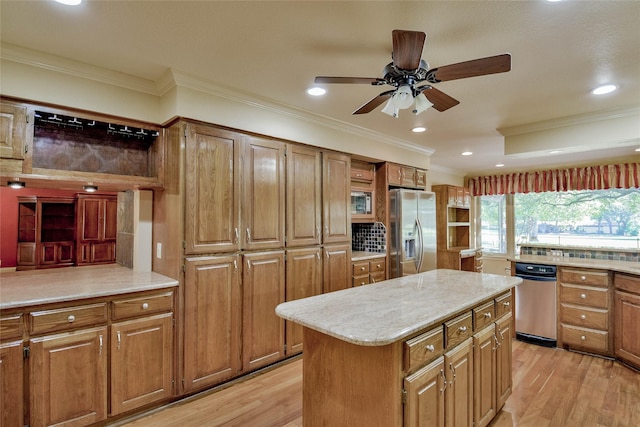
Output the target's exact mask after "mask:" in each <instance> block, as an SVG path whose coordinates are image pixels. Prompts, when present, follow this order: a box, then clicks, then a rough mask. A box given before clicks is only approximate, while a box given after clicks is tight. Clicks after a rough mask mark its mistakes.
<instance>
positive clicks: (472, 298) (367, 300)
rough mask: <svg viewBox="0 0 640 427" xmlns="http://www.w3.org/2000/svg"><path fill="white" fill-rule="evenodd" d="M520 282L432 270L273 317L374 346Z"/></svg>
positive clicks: (289, 306)
mask: <svg viewBox="0 0 640 427" xmlns="http://www.w3.org/2000/svg"><path fill="white" fill-rule="evenodd" d="M521 282H522V279H520V278H516V277H509V276H502V275H494V274H478V273H470V272H466V271H457V270H433V271H428V272H426V273H420V274H415V275H411V276H405V277H399V278H396V279H390V280H385V281H383V282H378V283H375V284H371V285H366V286H359V287H356V288H350V289H345V290H342V291H336V292H330V293H327V294H322V295H317V296H314V297H310V298H304V299H300V300H295V301H289V302H286V303H283V304H280V305H278V307H276V313H277V314H278V315H279V316H280V317H283V318H284V319H286V320H290V321H293V322H296V323H299V324H301V325H302V326H305V327H307V328H311V329H314V330H316V331H318V332H322V333H324V334H327V335H330V336H333V337H334V338H338V339H341V340H343V341H346V342H349V343H352V344H357V345H363V346H380V345H386V344H390V343H393V342H396V341H398V340H401V339H403V338H406V337H408V336H410V335H412V334H414V333H416V332H419V331H420V330H423V329H425V328H428V327H430V326H432V325H435V324H437V323H441V322H442V321H443V320H445V319H447V318H448V317H451V316H453V315H454V314H456V313H458V312H462V311H465V310H468V309H470V308H472V307H474V306H475V305H477V304H479V303H480V302H482V301H485V300H487V299H490V298H493V297H495V296H497V295H499V294H501V293H503V292H505V291H507V290H509V289H511V288H513V287H514V286H516V285H517V284H519V283H521Z"/></svg>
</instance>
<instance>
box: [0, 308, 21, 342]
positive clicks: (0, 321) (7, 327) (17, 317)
mask: <svg viewBox="0 0 640 427" xmlns="http://www.w3.org/2000/svg"><path fill="white" fill-rule="evenodd" d="M22 319H23V317H22V313H19V314H14V315H7V316H3V317H0V339H1V340H2V341H5V340H8V339H13V338H22Z"/></svg>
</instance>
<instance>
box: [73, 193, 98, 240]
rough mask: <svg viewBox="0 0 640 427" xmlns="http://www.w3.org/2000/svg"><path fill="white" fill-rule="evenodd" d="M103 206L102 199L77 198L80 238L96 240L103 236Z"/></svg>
mask: <svg viewBox="0 0 640 427" xmlns="http://www.w3.org/2000/svg"><path fill="white" fill-rule="evenodd" d="M103 208H104V203H103V201H102V199H99V198H90V199H89V198H79V200H78V233H79V239H80V240H85V241H96V240H101V239H102V238H103V236H104V232H103V227H102V225H103V223H104V217H103V215H104V214H103V211H104V210H103Z"/></svg>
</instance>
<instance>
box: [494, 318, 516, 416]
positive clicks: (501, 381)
mask: <svg viewBox="0 0 640 427" xmlns="http://www.w3.org/2000/svg"><path fill="white" fill-rule="evenodd" d="M512 318H513V316H512V315H511V313H509V314H508V315H507V316H504V317H501V318H500V319H498V320H496V339H497V340H498V345H497V349H496V412H497V411H499V410H500V409H502V407H503V406H504V404H505V402H506V401H507V398H509V396H511V389H512V384H513V378H512V372H511V369H512V367H511V362H512V360H511V351H512V346H511V341H512V339H513V328H512V325H513V323H512Z"/></svg>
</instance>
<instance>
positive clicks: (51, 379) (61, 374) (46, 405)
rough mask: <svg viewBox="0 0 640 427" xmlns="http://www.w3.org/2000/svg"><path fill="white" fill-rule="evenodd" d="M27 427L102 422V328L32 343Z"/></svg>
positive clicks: (104, 400)
mask: <svg viewBox="0 0 640 427" xmlns="http://www.w3.org/2000/svg"><path fill="white" fill-rule="evenodd" d="M29 346H30V349H31V351H30V353H31V355H30V361H29V365H30V414H31V419H30V426H31V427H43V426H51V425H55V426H73V427H80V426H86V425H90V424H93V423H96V422H98V421H102V420H104V419H105V418H106V417H107V328H106V326H105V327H100V328H93V329H85V330H79V331H75V332H68V333H63V334H58V335H50V336H45V337H41V338H32V339H31V341H30V344H29Z"/></svg>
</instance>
